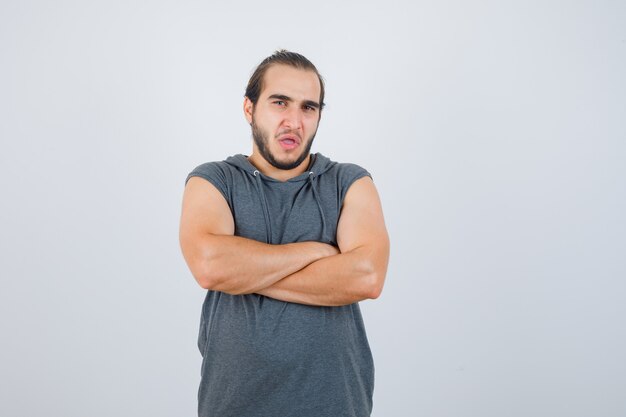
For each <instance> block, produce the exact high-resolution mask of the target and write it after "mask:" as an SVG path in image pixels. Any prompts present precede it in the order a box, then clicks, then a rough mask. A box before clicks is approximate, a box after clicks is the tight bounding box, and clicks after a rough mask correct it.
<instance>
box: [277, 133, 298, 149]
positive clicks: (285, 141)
mask: <svg viewBox="0 0 626 417" xmlns="http://www.w3.org/2000/svg"><path fill="white" fill-rule="evenodd" d="M278 142H279V143H280V145H281V146H282V147H283V149H293V148H295V147H297V146H298V145H300V138H299V137H298V136H296V135H291V134H288V135H281V136H279V137H278Z"/></svg>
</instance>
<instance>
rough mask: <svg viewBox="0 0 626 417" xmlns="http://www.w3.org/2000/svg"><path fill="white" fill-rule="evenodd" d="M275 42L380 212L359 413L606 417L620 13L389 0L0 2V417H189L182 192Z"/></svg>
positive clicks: (622, 104) (611, 377) (326, 136)
mask: <svg viewBox="0 0 626 417" xmlns="http://www.w3.org/2000/svg"><path fill="white" fill-rule="evenodd" d="M281 47H282V48H288V49H290V50H294V51H297V52H301V53H303V54H304V55H305V56H307V57H308V58H310V59H311V60H312V61H313V62H314V63H315V64H316V65H317V67H318V68H319V70H320V71H321V72H322V74H323V75H324V76H325V78H326V81H327V91H328V93H327V102H328V106H327V108H326V110H325V112H324V115H323V117H322V122H321V127H320V130H319V132H318V135H317V138H316V142H315V145H314V147H313V150H314V151H319V152H322V153H324V154H326V155H328V156H330V157H331V158H332V159H334V160H339V161H346V162H354V163H358V164H360V165H362V166H364V167H366V168H367V169H368V170H369V171H370V172H371V173H372V174H373V177H374V180H375V182H376V184H377V187H378V189H379V192H380V194H381V196H382V199H383V204H384V209H385V214H386V219H387V225H388V228H389V232H390V235H391V239H392V258H391V263H390V267H389V273H388V276H387V284H386V287H385V290H384V292H383V295H382V297H381V298H379V299H378V300H376V301H368V302H363V303H362V309H363V312H364V316H365V320H366V326H367V329H368V333H369V338H370V342H371V346H372V350H373V353H374V357H375V361H376V368H377V374H376V376H377V379H376V392H375V406H374V416H376V417H390V416H391V417H394V416H429V417H444V416H445V417H448V416H449V417H466V416H472V417H474V416H475V417H492V416H493V417H505V416H506V417H527V416H534V417H537V416H542V417H543V416H545V417H553V416H568V417H577V416H580V417H583V416H584V417H587V416H602V417H618V416H620V417H621V416H624V415H626V397H625V395H624V393H625V392H626V358H625V355H624V352H626V302H625V298H626V284H625V278H626V261H625V255H626V237H625V235H626V222H625V221H624V213H625V212H626V169H625V168H624V163H625V161H626V143H625V140H626V122H625V119H626V81H625V78H626V76H625V74H626V5H625V3H624V2H622V1H517V2H497V1H473V2H465V1H438V2H423V1H415V2H409V1H393V0H391V1H385V2H380V1H377V2H363V1H359V2H356V1H354V2H341V3H339V2H336V3H335V4H333V3H331V2H326V1H317V2H309V3H303V2H277V1H264V2H260V1H259V2H251V1H250V2H236V1H234V2H230V3H228V4H226V3H225V2H219V3H218V2H210V1H177V2H174V1H152V2H147V1H136V2H128V1H120V0H113V1H104V0H97V1H54V2H47V1H41V0H39V1H37V0H31V1H2V3H0V115H1V118H0V138H1V148H0V187H1V196H2V204H1V217H0V230H1V233H0V257H1V268H0V274H1V279H2V281H1V290H0V325H1V327H0V329H1V343H0V350H1V351H0V375H1V378H0V397H1V398H0V415H2V416H6V417H22V416H23V417H32V416H59V417H74V416H76V417H78V416H80V417H83V416H89V417H101V416H107V417H108V416H151V417H160V416H177V417H179V416H192V415H194V413H195V408H196V390H197V384H198V381H199V371H200V355H199V352H198V351H197V348H196V345H195V343H196V335H197V327H198V322H199V314H200V306H201V302H202V299H203V295H204V293H203V291H202V290H201V289H200V288H199V287H198V286H197V285H196V284H195V282H194V280H193V278H192V277H191V275H190V273H189V272H188V270H187V268H186V266H185V264H184V262H183V259H182V256H181V254H180V249H179V246H178V220H179V213H180V202H181V196H182V191H183V183H184V179H185V177H186V175H187V173H188V172H189V171H190V170H191V169H193V168H194V167H195V166H196V165H199V164H200V163H202V162H206V161H210V160H221V159H224V158H225V157H226V156H228V155H231V154H235V153H245V154H248V153H249V152H250V150H251V140H250V132H249V126H248V125H247V124H246V122H245V120H244V118H243V115H242V112H241V104H242V99H243V91H244V87H245V84H246V82H247V79H248V77H249V76H250V74H251V72H252V70H253V68H254V67H255V66H256V65H257V64H258V63H259V62H260V61H261V60H262V59H263V58H264V57H265V56H267V55H269V54H271V53H272V52H273V51H274V50H275V49H277V48H281ZM263 417H274V416H263ZM276 417H280V416H276Z"/></svg>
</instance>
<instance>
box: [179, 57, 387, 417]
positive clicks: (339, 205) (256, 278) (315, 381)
mask: <svg viewBox="0 0 626 417" xmlns="http://www.w3.org/2000/svg"><path fill="white" fill-rule="evenodd" d="M323 107H324V84H323V80H322V78H321V76H320V75H319V73H318V71H317V69H316V68H315V66H314V65H313V64H312V63H311V62H310V61H309V60H308V59H306V58H305V57H303V56H302V55H299V54H296V53H293V52H288V51H284V50H281V51H277V52H276V53H274V54H273V55H272V56H270V57H268V58H266V59H265V60H264V61H263V62H262V63H261V64H260V65H259V67H257V69H256V71H255V72H254V74H253V75H252V77H251V79H250V81H249V83H248V87H247V89H246V96H245V99H244V105H243V110H244V115H245V117H246V119H247V120H248V123H250V125H251V127H252V136H253V139H254V141H253V146H252V153H251V155H250V156H249V157H246V156H244V155H235V156H232V157H229V158H228V159H226V160H225V161H221V162H209V163H206V164H203V165H200V166H199V167H197V168H196V169H194V170H193V171H192V172H191V173H190V174H189V176H188V177H187V183H186V187H185V193H184V197H183V208H182V216H181V225H180V243H181V248H182V251H183V255H184V257H185V260H186V261H187V264H188V265H189V269H190V270H191V272H192V274H193V276H194V277H195V279H196V280H197V281H198V283H199V284H200V286H202V288H205V289H207V290H208V292H207V296H206V299H205V302H204V305H203V308H202V317H201V323H200V335H199V339H198V346H199V348H200V351H201V353H202V357H203V362H202V379H201V382H200V389H199V393H198V413H199V416H201V417H208V416H217V417H230V416H232V417H290V416H293V417H309V416H310V417H324V416H328V417H339V416H355V417H365V416H369V415H370V413H371V410H372V393H373V388H374V366H373V361H372V355H371V352H370V349H369V345H368V342H367V337H366V334H365V329H364V326H363V321H362V317H361V312H360V310H359V305H358V301H361V300H365V299H373V298H377V297H378V296H379V294H380V293H381V291H382V287H383V282H384V279H385V274H386V270H387V262H388V258H389V239H388V236H387V232H386V229H385V224H384V220H383V214H382V209H381V205H380V200H379V197H378V194H377V192H376V188H375V187H374V184H373V182H372V180H371V178H370V177H369V174H368V172H367V171H365V170H364V169H363V168H361V167H359V166H357V165H353V164H339V163H336V162H333V161H331V160H329V159H328V158H327V157H325V156H323V155H321V154H319V153H317V154H310V153H309V151H310V148H311V144H312V143H313V139H314V137H315V133H316V131H317V127H318V124H319V121H320V117H321V112H322V109H323Z"/></svg>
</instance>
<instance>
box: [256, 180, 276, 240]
mask: <svg viewBox="0 0 626 417" xmlns="http://www.w3.org/2000/svg"><path fill="white" fill-rule="evenodd" d="M252 174H253V175H254V178H256V185H257V187H258V189H259V199H260V200H261V206H262V207H263V217H264V218H265V236H266V237H265V242H266V243H272V225H271V223H270V210H269V208H268V206H267V199H266V198H265V192H264V191H263V182H262V181H261V173H260V172H259V170H258V169H256V170H254V172H253V173H252Z"/></svg>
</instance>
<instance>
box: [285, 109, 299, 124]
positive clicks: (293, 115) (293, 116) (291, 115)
mask: <svg viewBox="0 0 626 417" xmlns="http://www.w3.org/2000/svg"><path fill="white" fill-rule="evenodd" d="M284 115H285V122H284V123H285V125H287V126H288V127H289V128H291V129H299V128H300V127H301V126H302V110H301V109H299V108H297V107H296V106H292V107H291V108H289V109H287V111H286V112H285V113H284Z"/></svg>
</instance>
